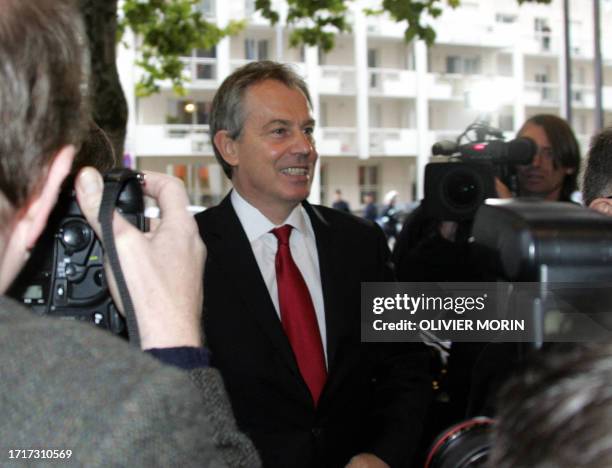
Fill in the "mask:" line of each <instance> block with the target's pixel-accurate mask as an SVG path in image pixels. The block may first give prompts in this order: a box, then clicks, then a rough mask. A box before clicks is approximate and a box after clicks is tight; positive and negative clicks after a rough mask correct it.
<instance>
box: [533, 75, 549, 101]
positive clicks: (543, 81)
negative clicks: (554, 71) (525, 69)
mask: <svg viewBox="0 0 612 468" xmlns="http://www.w3.org/2000/svg"><path fill="white" fill-rule="evenodd" d="M535 82H536V83H540V90H541V93H542V96H541V98H542V100H543V101H546V100H548V99H550V98H551V93H550V88H549V86H548V74H547V73H536V74H535Z"/></svg>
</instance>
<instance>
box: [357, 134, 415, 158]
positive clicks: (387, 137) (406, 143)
mask: <svg viewBox="0 0 612 468" xmlns="http://www.w3.org/2000/svg"><path fill="white" fill-rule="evenodd" d="M369 153H370V155H371V156H407V155H415V154H417V131H416V129H409V128H376V129H371V130H370V152H369Z"/></svg>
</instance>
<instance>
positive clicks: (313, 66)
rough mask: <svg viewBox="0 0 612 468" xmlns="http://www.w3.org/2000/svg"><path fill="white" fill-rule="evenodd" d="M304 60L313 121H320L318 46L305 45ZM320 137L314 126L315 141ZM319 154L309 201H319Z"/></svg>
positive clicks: (318, 130)
mask: <svg viewBox="0 0 612 468" xmlns="http://www.w3.org/2000/svg"><path fill="white" fill-rule="evenodd" d="M304 52H305V53H304V56H305V61H306V83H307V84H308V90H309V91H310V99H311V100H312V114H313V116H314V119H315V121H317V122H320V120H321V119H320V118H319V108H320V106H319V76H320V70H319V49H318V47H306V49H305V51H304ZM319 125H320V124H319ZM320 139H321V127H320V126H315V141H317V140H320ZM322 156H323V155H322V154H319V162H317V166H316V167H315V171H314V178H313V180H312V186H311V188H310V196H309V197H308V201H309V202H310V203H321V157H322Z"/></svg>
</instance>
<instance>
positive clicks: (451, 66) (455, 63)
mask: <svg viewBox="0 0 612 468" xmlns="http://www.w3.org/2000/svg"><path fill="white" fill-rule="evenodd" d="M446 73H458V74H464V75H476V74H478V73H480V57H459V56H457V55H449V56H447V57H446Z"/></svg>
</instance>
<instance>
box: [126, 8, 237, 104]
mask: <svg viewBox="0 0 612 468" xmlns="http://www.w3.org/2000/svg"><path fill="white" fill-rule="evenodd" d="M198 3H199V2H198V0H149V1H142V0H125V2H124V5H123V15H122V17H121V19H120V20H119V24H118V34H119V37H121V35H122V33H123V32H124V31H125V29H126V28H127V27H129V28H131V29H132V30H133V31H134V33H135V34H136V35H137V37H138V39H139V41H140V53H141V56H140V58H139V60H138V62H137V64H138V65H139V66H140V67H141V68H142V69H143V71H144V74H143V77H142V78H141V80H140V81H139V82H138V84H137V85H136V93H137V94H138V95H139V96H148V95H150V94H154V93H156V92H158V91H159V85H158V83H159V81H161V80H170V81H171V83H172V88H173V90H174V91H175V92H176V93H177V94H179V95H182V94H184V93H185V89H184V83H185V81H186V80H187V79H186V77H185V76H184V74H183V69H184V66H183V62H182V61H181V59H180V57H184V56H189V55H191V51H192V50H193V49H195V48H198V49H209V48H211V47H214V46H215V45H216V44H217V43H218V42H219V41H220V40H221V39H222V38H223V37H224V36H227V35H230V34H236V33H237V32H238V31H240V30H241V29H242V28H243V27H244V24H243V23H241V22H231V23H230V24H229V25H228V26H227V27H226V28H223V29H222V28H219V27H217V26H216V25H214V24H212V23H209V22H207V21H206V20H205V19H204V18H203V17H202V14H201V12H200V11H199V10H198V9H197V4H198Z"/></svg>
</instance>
